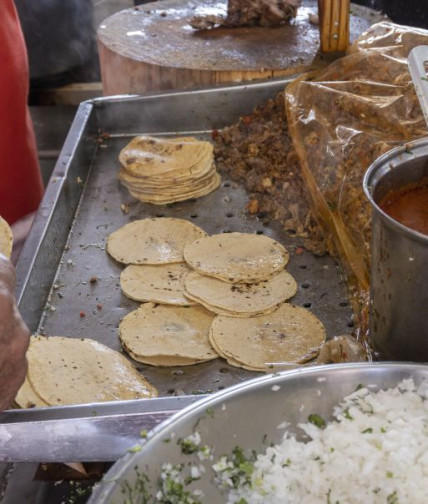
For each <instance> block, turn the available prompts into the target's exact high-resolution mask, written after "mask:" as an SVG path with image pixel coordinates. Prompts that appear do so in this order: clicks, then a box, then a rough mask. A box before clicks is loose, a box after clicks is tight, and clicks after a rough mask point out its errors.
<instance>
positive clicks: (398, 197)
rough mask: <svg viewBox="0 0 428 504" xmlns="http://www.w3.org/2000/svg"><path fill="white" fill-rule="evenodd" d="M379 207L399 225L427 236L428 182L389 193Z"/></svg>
mask: <svg viewBox="0 0 428 504" xmlns="http://www.w3.org/2000/svg"><path fill="white" fill-rule="evenodd" d="M379 207H380V208H381V209H382V210H383V211H384V212H385V213H386V214H388V215H389V216H390V217H392V218H393V219H394V220H396V221H398V222H400V224H403V225H404V226H407V227H408V228H411V229H413V230H415V231H419V233H422V234H425V235H427V236H428V180H427V181H424V182H422V183H421V184H418V185H411V186H407V187H404V188H402V189H400V190H396V191H391V192H390V193H388V194H387V195H386V196H385V197H384V198H382V200H381V201H380V203H379Z"/></svg>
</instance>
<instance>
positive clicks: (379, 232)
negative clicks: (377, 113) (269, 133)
mask: <svg viewBox="0 0 428 504" xmlns="http://www.w3.org/2000/svg"><path fill="white" fill-rule="evenodd" d="M426 177H428V139H422V140H418V141H415V142H411V143H409V144H408V145H406V146H403V147H399V148H397V149H394V150H392V151H389V152H387V153H386V154H385V155H384V156H382V157H380V158H379V159H378V160H376V161H375V162H374V163H373V164H372V166H371V167H370V168H369V170H368V171H367V173H366V175H365V178H364V182H363V185H364V191H365V193H366V195H367V197H368V199H369V201H370V203H371V205H372V207H373V218H372V243H371V250H372V252H371V309H370V337H371V341H372V344H373V347H374V350H375V352H376V353H377V354H378V357H379V358H380V359H382V360H396V361H416V362H428V316H427V315H428V236H426V235H423V234H421V233H418V232H417V231H414V230H412V229H409V228H407V227H406V226H404V225H402V224H400V223H399V222H397V221H395V220H394V219H392V218H391V217H390V216H389V215H387V214H386V213H385V212H383V211H382V210H381V209H380V208H379V202H380V200H381V199H382V198H383V197H384V196H385V194H386V193H387V192H389V191H390V190H394V189H399V188H401V187H403V186H406V185H408V184H409V183H414V182H418V181H420V180H422V179H423V178H426ZM427 205H428V202H427Z"/></svg>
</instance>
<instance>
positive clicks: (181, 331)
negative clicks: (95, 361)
mask: <svg viewBox="0 0 428 504" xmlns="http://www.w3.org/2000/svg"><path fill="white" fill-rule="evenodd" d="M213 318H214V315H213V314H212V313H210V312H208V311H207V310H205V308H202V307H201V306H190V307H188V308H186V307H182V306H163V305H155V304H153V303H146V304H143V305H142V306H140V308H138V310H135V311H133V312H131V313H129V314H128V315H126V317H125V318H124V319H123V320H122V322H121V323H120V324H119V337H120V340H121V341H122V344H123V346H124V348H125V350H127V351H128V352H129V353H130V355H132V357H133V358H134V359H135V360H137V361H139V362H145V363H154V362H155V361H156V362H157V364H155V365H170V366H180V365H189V364H193V363H196V362H203V361H208V360H212V359H215V358H216V357H218V355H217V353H216V352H215V351H214V349H213V348H212V346H211V344H210V342H209V339H208V335H209V330H210V326H211V322H212V320H213ZM161 358H162V359H163V363H162V364H159V362H161Z"/></svg>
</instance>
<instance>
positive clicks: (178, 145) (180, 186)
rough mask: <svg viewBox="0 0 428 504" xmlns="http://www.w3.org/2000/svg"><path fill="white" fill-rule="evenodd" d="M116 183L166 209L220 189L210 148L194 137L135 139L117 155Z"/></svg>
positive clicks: (139, 137) (135, 195)
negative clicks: (117, 181) (172, 204)
mask: <svg viewBox="0 0 428 504" xmlns="http://www.w3.org/2000/svg"><path fill="white" fill-rule="evenodd" d="M119 162H120V164H121V168H120V170H119V173H118V177H119V180H120V181H121V182H122V184H123V185H124V186H125V187H127V188H128V190H129V192H130V194H131V195H132V196H134V197H135V198H137V199H139V200H140V201H144V202H147V203H154V204H157V205H165V204H169V203H174V202H176V201H184V200H187V199H191V198H199V197H200V196H204V195H205V194H208V193H210V192H211V191H214V189H217V187H218V186H219V185H220V182H221V177H220V175H219V174H218V172H217V170H216V167H215V162H214V153H213V146H212V144H211V143H210V142H205V141H201V140H197V139H196V138H194V137H181V138H169V139H167V138H155V137H150V136H138V137H136V138H134V139H133V140H132V141H131V142H130V143H129V144H128V145H127V146H126V147H124V148H123V149H122V150H121V152H120V154H119Z"/></svg>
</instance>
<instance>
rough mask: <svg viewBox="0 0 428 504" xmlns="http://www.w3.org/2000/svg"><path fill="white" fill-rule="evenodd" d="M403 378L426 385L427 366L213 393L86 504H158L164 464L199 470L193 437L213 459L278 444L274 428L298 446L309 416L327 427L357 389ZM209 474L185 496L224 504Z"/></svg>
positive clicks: (159, 433)
mask: <svg viewBox="0 0 428 504" xmlns="http://www.w3.org/2000/svg"><path fill="white" fill-rule="evenodd" d="M408 378H413V379H414V381H415V383H416V384H417V385H419V384H420V383H421V382H422V381H424V380H426V379H428V366H424V365H418V364H405V363H400V364H397V363H391V362H390V363H384V362H382V363H381V362H376V363H367V362H364V363H361V362H360V363H351V364H332V365H328V366H313V367H308V368H303V367H302V368H300V369H294V370H292V371H286V372H283V373H276V374H273V375H268V376H262V377H259V378H257V379H255V380H251V381H247V382H245V383H241V384H239V385H236V386H234V387H230V388H228V389H226V390H223V391H221V392H217V393H216V394H213V395H211V396H209V397H207V398H206V399H203V400H202V401H200V402H198V403H197V404H194V405H192V406H190V407H188V408H186V409H184V410H182V411H181V412H180V413H178V414H177V415H174V416H173V417H171V418H170V419H169V420H168V421H166V422H164V423H162V425H159V426H158V427H156V428H155V429H154V430H152V431H151V432H150V433H149V435H148V438H147V439H146V440H141V442H140V443H141V447H136V448H135V449H133V450H131V451H130V452H128V453H127V454H125V455H124V457H122V458H121V459H120V460H119V461H118V462H117V463H116V464H115V465H114V466H113V467H112V468H111V469H110V471H109V472H108V473H107V474H106V475H105V477H104V479H103V481H102V482H101V483H100V484H99V485H97V486H96V487H95V488H94V491H93V493H92V496H91V498H90V499H89V501H88V504H126V503H129V502H157V500H156V498H155V497H154V495H155V494H156V489H157V481H158V478H159V477H160V475H161V472H162V469H161V467H162V464H164V463H165V462H169V463H171V464H174V465H176V464H183V465H184V466H185V467H189V465H190V464H200V461H199V458H198V457H197V456H196V455H195V454H193V455H192V454H190V455H185V454H183V452H182V449H181V444H180V442H179V440H180V439H183V438H186V437H187V436H189V435H190V434H192V433H193V432H194V431H195V430H197V432H199V434H200V436H201V444H203V445H205V444H206V445H208V446H210V447H211V448H212V450H213V455H214V458H215V459H218V458H219V457H220V456H221V455H222V454H225V453H230V452H231V451H232V450H233V448H234V447H235V446H239V447H241V448H243V449H244V450H245V452H246V453H251V451H252V450H255V451H257V452H264V451H265V450H266V447H267V446H269V445H270V443H273V444H276V443H279V442H280V440H281V439H282V436H283V435H284V429H283V428H281V427H280V426H282V427H284V422H287V423H288V425H287V430H288V432H290V433H294V434H296V436H297V437H298V439H302V438H301V434H302V431H301V430H299V428H298V424H299V423H300V422H307V420H308V416H309V415H310V414H311V413H316V414H317V415H321V416H322V417H323V418H325V419H326V420H327V419H331V418H332V413H333V408H334V406H335V405H337V404H338V403H339V402H340V401H341V400H342V399H343V398H344V397H345V396H346V395H348V394H350V393H352V392H354V391H355V389H356V388H357V386H358V385H366V386H367V387H369V388H370V389H371V390H378V389H387V388H390V387H395V386H396V385H397V384H398V383H400V382H401V381H402V380H403V379H408ZM192 457H194V458H192ZM308 462H309V461H308ZM209 466H210V462H208V463H207V466H206V472H204V473H202V474H201V478H200V479H199V480H198V481H196V482H195V483H193V485H194V486H193V487H189V489H190V488H192V489H193V490H194V489H195V488H198V489H200V490H202V491H203V493H204V498H203V500H202V501H203V503H204V504H224V503H225V501H226V498H225V495H224V494H222V493H221V492H220V490H219V488H218V486H217V485H215V484H214V481H213V472H212V470H211V469H210V467H209ZM138 473H140V474H142V473H144V475H145V476H146V477H147V485H146V490H147V491H148V492H149V495H152V496H153V499H151V498H148V499H147V500H144V501H143V497H142V492H141V486H140V485H139V484H138V483H137V480H138V479H140V481H141V478H138ZM132 489H133V490H134V491H133V492H131V490H132ZM126 490H128V492H127V491H126ZM132 497H133V498H134V500H131V499H132ZM138 499H141V500H138ZM163 502H165V501H163ZM180 502H184V501H180ZM186 502H189V501H187V500H186ZM265 502H266V504H269V502H268V501H265ZM306 502H308V501H306ZM327 502H328V500H327Z"/></svg>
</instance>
